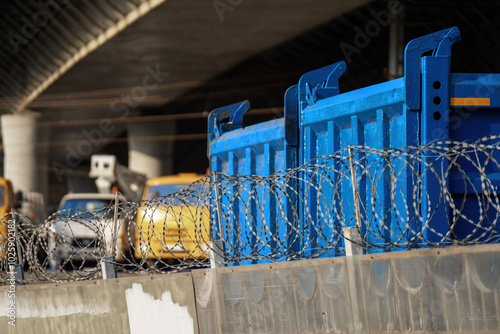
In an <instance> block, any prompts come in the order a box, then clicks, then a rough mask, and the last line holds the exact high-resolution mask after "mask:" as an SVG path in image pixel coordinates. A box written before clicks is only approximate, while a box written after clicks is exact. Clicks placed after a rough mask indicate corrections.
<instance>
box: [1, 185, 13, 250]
mask: <svg viewBox="0 0 500 334" xmlns="http://www.w3.org/2000/svg"><path fill="white" fill-rule="evenodd" d="M13 207H14V190H13V188H12V184H11V183H10V181H9V180H6V179H4V178H1V177H0V258H3V256H4V252H5V249H6V248H7V249H8V247H6V245H7V244H8V243H7V240H8V238H9V221H11V219H12V217H11V214H10V213H11V212H12V209H13ZM10 236H11V237H12V238H14V239H15V237H16V236H15V232H14V231H12V233H11V235H10ZM14 244H16V245H17V243H16V241H14Z"/></svg>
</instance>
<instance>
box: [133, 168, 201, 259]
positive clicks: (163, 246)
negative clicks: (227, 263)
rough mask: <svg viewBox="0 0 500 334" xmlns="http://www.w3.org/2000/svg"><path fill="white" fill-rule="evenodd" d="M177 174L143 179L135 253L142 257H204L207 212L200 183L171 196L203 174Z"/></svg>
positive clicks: (137, 256)
mask: <svg viewBox="0 0 500 334" xmlns="http://www.w3.org/2000/svg"><path fill="white" fill-rule="evenodd" d="M203 177H204V175H198V174H178V175H172V176H162V177H157V178H152V179H150V180H148V181H147V183H146V186H145V188H144V193H143V196H142V202H141V205H140V207H139V209H138V211H137V228H136V234H135V256H136V258H143V259H148V260H151V259H171V260H182V261H185V260H190V259H193V260H194V259H198V260H203V259H206V258H208V251H207V249H208V244H209V241H210V239H209V236H210V217H209V215H210V212H209V210H208V207H207V203H206V198H204V197H205V194H206V192H205V190H206V189H204V188H203V185H202V184H201V183H200V184H197V185H196V186H191V187H190V188H189V189H190V191H189V192H183V193H182V195H181V196H175V195H172V194H176V193H177V192H179V191H181V190H182V189H185V188H186V187H188V186H189V185H191V184H192V183H194V182H196V181H198V180H199V179H201V178H203Z"/></svg>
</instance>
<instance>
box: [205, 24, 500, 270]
mask: <svg viewBox="0 0 500 334" xmlns="http://www.w3.org/2000/svg"><path fill="white" fill-rule="evenodd" d="M459 40H460V32H459V30H458V28H457V27H452V28H449V29H445V30H442V31H439V32H435V33H433V34H430V35H426V36H423V37H420V38H417V39H414V40H412V41H410V42H409V43H408V45H407V46H406V49H405V55H404V59H405V64H404V77H402V78H398V79H395V80H390V81H386V82H383V83H380V84H377V85H373V86H369V87H364V88H361V89H357V90H354V91H350V92H346V93H342V94H341V93H340V92H339V78H340V76H341V75H344V74H345V73H346V72H347V66H346V63H345V62H344V61H340V62H337V63H335V64H333V65H330V66H326V67H324V68H320V69H318V70H315V71H312V72H309V73H306V74H304V75H303V76H302V77H301V78H300V80H299V82H298V84H297V85H295V86H292V87H290V88H289V89H288V90H287V92H286V94H285V99H284V117H283V118H281V119H275V120H271V121H267V122H263V123H259V124H256V125H251V126H245V125H244V122H243V116H244V114H245V112H247V111H248V110H249V109H250V105H249V102H248V101H244V102H240V103H237V104H234V105H231V106H227V107H223V108H219V109H216V110H214V111H212V112H211V113H210V115H209V118H208V157H209V160H210V171H211V175H212V178H213V179H212V182H215V183H218V185H219V186H220V187H219V190H216V192H217V193H215V194H213V196H214V198H215V201H216V205H214V206H213V207H214V212H213V231H214V236H213V237H214V239H215V240H216V241H217V240H218V241H220V244H221V245H222V249H223V250H224V256H225V257H226V260H227V262H231V263H233V264H249V263H261V262H268V261H277V260H280V259H284V258H286V259H295V258H311V257H331V256H339V255H344V254H346V252H348V250H347V249H348V248H349V247H350V246H352V242H354V243H356V244H357V246H360V247H361V249H362V252H364V253H371V252H373V253H376V252H385V251H392V250H407V249H413V248H423V247H433V246H446V245H454V244H460V245H461V244H477V243H492V242H497V241H498V237H499V234H498V230H497V220H498V218H499V212H500V205H498V200H497V191H496V190H497V189H498V186H499V185H500V178H499V175H500V174H499V172H500V170H499V168H498V167H499V165H498V164H497V161H499V159H498V158H499V157H500V156H499V153H498V152H497V150H496V144H495V139H496V137H495V136H496V135H500V113H499V112H498V108H499V107H500V74H477V73H450V62H451V47H452V45H453V44H454V43H455V42H457V41H459ZM246 175H252V176H253V178H249V177H247V178H245V177H244V176H246ZM231 177H232V178H231ZM235 178H237V179H235ZM231 180H233V181H231ZM235 180H238V181H235ZM218 192H221V193H218ZM353 235H354V236H353Z"/></svg>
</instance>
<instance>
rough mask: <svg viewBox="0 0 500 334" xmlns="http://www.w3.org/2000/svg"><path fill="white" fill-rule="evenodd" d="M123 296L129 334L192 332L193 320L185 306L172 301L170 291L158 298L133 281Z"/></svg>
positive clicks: (191, 333) (186, 333) (180, 333)
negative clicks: (125, 300) (125, 304)
mask: <svg viewBox="0 0 500 334" xmlns="http://www.w3.org/2000/svg"><path fill="white" fill-rule="evenodd" d="M125 296H126V298H127V309H128V321H129V325H130V333H131V334H142V333H155V334H158V333H172V334H184V333H185V334H193V333H194V325H193V322H194V320H193V318H192V317H191V315H189V312H188V309H187V306H181V305H179V304H176V303H174V302H173V301H172V295H171V294H170V291H166V292H165V293H163V295H162V296H161V299H160V300H158V299H154V297H153V296H152V295H150V294H149V293H145V292H144V291H143V289H142V285H141V284H139V283H134V284H132V288H131V289H127V290H126V291H125Z"/></svg>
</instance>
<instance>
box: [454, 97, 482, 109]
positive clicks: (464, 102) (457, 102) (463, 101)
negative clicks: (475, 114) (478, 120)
mask: <svg viewBox="0 0 500 334" xmlns="http://www.w3.org/2000/svg"><path fill="white" fill-rule="evenodd" d="M450 105H452V106H484V107H489V106H490V98H489V97H452V98H451V99H450Z"/></svg>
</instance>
